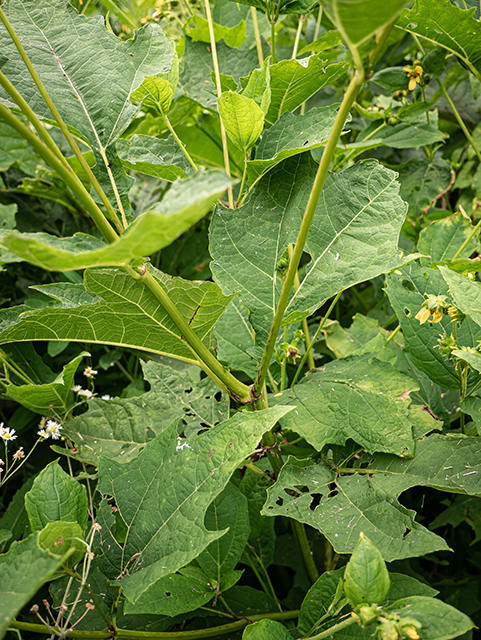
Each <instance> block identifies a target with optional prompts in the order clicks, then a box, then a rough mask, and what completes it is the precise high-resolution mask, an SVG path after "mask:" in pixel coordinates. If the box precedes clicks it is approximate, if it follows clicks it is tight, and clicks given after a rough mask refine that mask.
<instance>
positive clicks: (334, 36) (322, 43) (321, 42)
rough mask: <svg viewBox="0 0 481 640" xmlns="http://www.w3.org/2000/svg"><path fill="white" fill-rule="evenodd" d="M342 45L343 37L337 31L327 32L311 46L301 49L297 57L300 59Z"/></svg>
mask: <svg viewBox="0 0 481 640" xmlns="http://www.w3.org/2000/svg"><path fill="white" fill-rule="evenodd" d="M340 44H342V35H341V34H340V33H339V31H338V30H337V29H332V30H331V31H327V32H326V33H325V34H324V35H323V36H321V37H320V38H319V39H318V40H316V41H315V42H311V44H308V45H306V46H305V47H304V48H302V49H300V51H299V52H298V54H297V55H298V57H300V56H303V55H304V54H306V53H318V52H319V51H326V50H327V49H332V48H333V47H337V46H339V45H340Z"/></svg>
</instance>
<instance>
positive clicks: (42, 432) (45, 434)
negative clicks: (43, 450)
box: [37, 418, 62, 440]
mask: <svg viewBox="0 0 481 640" xmlns="http://www.w3.org/2000/svg"><path fill="white" fill-rule="evenodd" d="M38 426H39V427H40V429H39V431H37V435H38V436H39V437H40V438H42V440H47V438H52V440H59V438H60V431H61V430H62V425H61V424H60V423H59V422H57V421H56V420H51V419H50V418H42V419H41V420H40V422H39V424H38Z"/></svg>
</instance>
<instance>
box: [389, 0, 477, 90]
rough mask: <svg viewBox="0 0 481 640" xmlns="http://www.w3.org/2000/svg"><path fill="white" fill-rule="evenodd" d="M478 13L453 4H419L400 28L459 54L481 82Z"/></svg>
mask: <svg viewBox="0 0 481 640" xmlns="http://www.w3.org/2000/svg"><path fill="white" fill-rule="evenodd" d="M474 13H475V8H472V9H468V10H467V11H465V10H463V9H460V8H458V7H456V6H455V5H454V4H452V3H451V2H449V0H416V2H415V4H414V7H413V8H412V9H410V10H409V11H407V12H406V13H405V14H403V15H402V16H401V17H400V18H399V20H398V22H397V26H398V27H400V28H401V29H405V30H406V31H410V32H411V33H415V34H416V35H418V36H421V37H422V38H426V39H427V40H429V41H430V42H433V43H434V44H436V45H438V46H441V47H444V48H445V49H447V50H448V51H451V52H452V53H454V54H456V56H458V58H460V60H462V61H463V62H464V64H465V65H466V66H467V67H468V68H469V69H470V70H471V72H472V73H474V75H476V77H477V78H478V79H481V53H480V52H481V27H480V24H479V22H478V21H477V20H475V19H474V17H473V16H474Z"/></svg>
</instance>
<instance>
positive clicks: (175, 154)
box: [117, 134, 192, 182]
mask: <svg viewBox="0 0 481 640" xmlns="http://www.w3.org/2000/svg"><path fill="white" fill-rule="evenodd" d="M117 152H118V154H119V157H120V159H121V161H122V164H123V165H124V167H127V168H128V169H134V171H138V172H139V173H144V174H146V175H148V176H154V177H155V178H160V179H161V180H168V181H169V182H174V181H175V180H177V178H187V176H188V175H189V174H191V173H192V167H191V165H190V164H189V163H188V162H187V158H186V157H185V155H184V154H183V153H182V151H181V150H180V148H179V145H178V144H177V142H176V141H175V140H174V136H172V135H170V136H169V137H168V138H166V139H165V140H164V139H162V138H154V137H153V136H143V135H137V134H135V135H134V136H132V138H130V140H125V139H124V138H121V139H120V140H119V141H118V142H117Z"/></svg>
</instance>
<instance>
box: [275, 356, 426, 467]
mask: <svg viewBox="0 0 481 640" xmlns="http://www.w3.org/2000/svg"><path fill="white" fill-rule="evenodd" d="M417 389H418V387H417V385H416V383H415V382H413V380H412V379H411V378H408V377H406V376H404V375H402V374H401V373H399V372H398V371H396V369H394V367H393V366H391V365H390V364H388V363H387V362H379V361H378V360H375V359H374V358H373V357H372V356H369V355H366V356H360V357H352V358H349V359H346V360H342V361H333V362H330V363H329V364H327V365H325V366H324V367H323V368H322V369H321V370H320V371H317V372H315V373H312V374H311V375H309V376H307V377H306V378H305V380H304V381H303V382H301V383H300V384H298V385H296V386H295V387H294V388H292V389H289V391H284V392H283V394H282V395H281V396H280V395H279V394H276V396H275V397H272V398H271V399H270V403H276V402H279V403H282V404H285V405H290V404H292V406H294V407H295V411H292V412H291V413H290V414H288V415H287V416H285V417H284V418H283V419H282V420H281V424H282V427H283V429H288V430H289V431H295V432H296V433H298V434H299V435H300V436H302V437H303V438H305V439H306V440H307V442H309V444H311V445H312V446H313V447H314V448H315V449H316V450H317V451H320V450H321V449H322V448H323V447H324V445H326V444H339V445H344V444H345V442H346V440H347V439H348V438H352V439H353V440H354V441H355V442H356V443H357V444H359V445H361V447H362V448H363V449H367V450H368V451H369V452H371V453H373V452H375V451H386V452H389V453H395V454H397V455H400V456H412V454H413V452H414V441H413V437H412V426H413V422H412V420H411V419H410V416H409V404H410V399H409V394H410V393H411V392H412V391H416V390H417Z"/></svg>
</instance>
